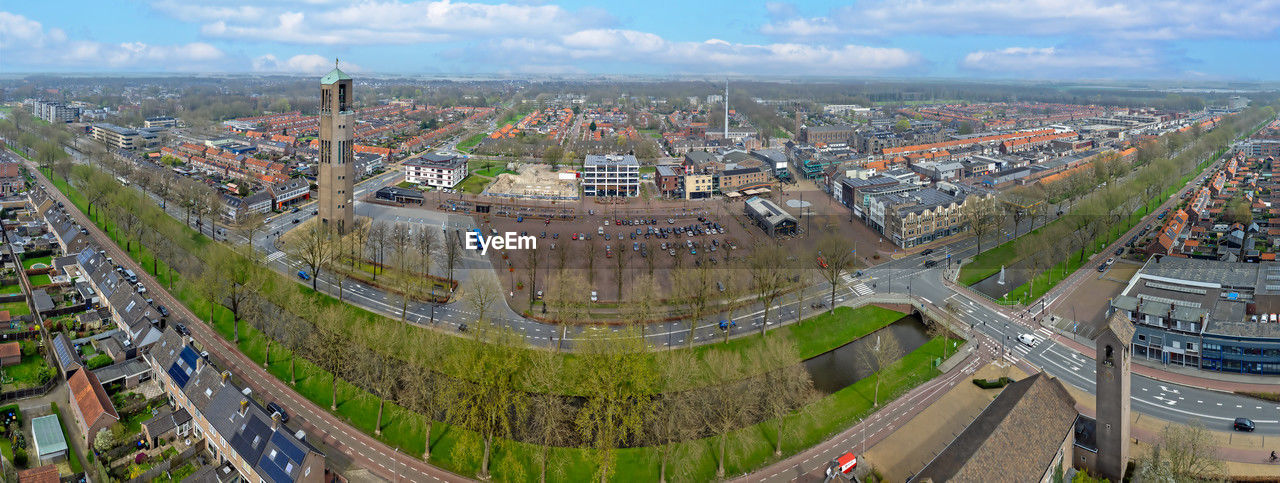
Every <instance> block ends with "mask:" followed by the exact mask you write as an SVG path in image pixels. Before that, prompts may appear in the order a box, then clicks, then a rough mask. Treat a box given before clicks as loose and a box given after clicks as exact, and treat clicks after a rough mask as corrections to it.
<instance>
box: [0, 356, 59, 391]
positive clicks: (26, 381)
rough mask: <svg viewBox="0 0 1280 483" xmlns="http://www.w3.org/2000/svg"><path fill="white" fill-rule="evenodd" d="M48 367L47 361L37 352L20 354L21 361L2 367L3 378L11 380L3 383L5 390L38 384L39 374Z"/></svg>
mask: <svg viewBox="0 0 1280 483" xmlns="http://www.w3.org/2000/svg"><path fill="white" fill-rule="evenodd" d="M48 368H49V363H48V362H45V360H44V358H43V357H40V355H38V354H34V355H29V356H22V362H21V363H19V364H18V365H15V366H9V367H6V368H4V376H5V380H6V381H8V380H12V381H13V382H10V383H6V384H4V386H5V390H9V389H23V388H28V387H36V386H39V385H40V384H41V382H40V374H41V373H42V372H44V371H45V370H46V369H48Z"/></svg>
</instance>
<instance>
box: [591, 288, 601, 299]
mask: <svg viewBox="0 0 1280 483" xmlns="http://www.w3.org/2000/svg"><path fill="white" fill-rule="evenodd" d="M591 301H592V302H599V301H600V297H599V296H598V295H597V294H596V291H595V290H592V291H591Z"/></svg>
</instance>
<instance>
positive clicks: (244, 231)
mask: <svg viewBox="0 0 1280 483" xmlns="http://www.w3.org/2000/svg"><path fill="white" fill-rule="evenodd" d="M265 219H267V215H266V213H260V212H256V211H250V212H248V213H244V214H242V215H240V216H238V217H236V219H235V222H234V223H232V225H231V228H232V229H233V230H235V232H236V234H237V235H240V237H241V238H244V239H245V243H247V244H249V246H253V237H254V235H256V234H257V233H258V232H259V231H261V230H262V227H263V226H265V225H263V224H262V220H265Z"/></svg>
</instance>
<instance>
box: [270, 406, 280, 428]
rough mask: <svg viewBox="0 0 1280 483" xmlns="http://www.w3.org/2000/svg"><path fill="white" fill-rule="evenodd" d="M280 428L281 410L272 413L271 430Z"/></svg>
mask: <svg viewBox="0 0 1280 483" xmlns="http://www.w3.org/2000/svg"><path fill="white" fill-rule="evenodd" d="M278 429H280V412H279V411H277V412H273V413H271V430H272V431H275V430H278Z"/></svg>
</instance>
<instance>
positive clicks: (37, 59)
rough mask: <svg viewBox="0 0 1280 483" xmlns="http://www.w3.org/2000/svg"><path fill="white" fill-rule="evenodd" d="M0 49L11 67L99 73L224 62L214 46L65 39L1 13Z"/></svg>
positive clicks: (199, 67)
mask: <svg viewBox="0 0 1280 483" xmlns="http://www.w3.org/2000/svg"><path fill="white" fill-rule="evenodd" d="M0 48H3V49H4V50H5V55H6V57H7V58H6V61H7V62H6V64H8V65H10V66H14V65H22V66H52V67H66V68H82V69H86V70H98V69H101V68H104V67H105V68H132V69H136V70H208V67H209V66H208V62H211V61H218V60H221V59H223V57H224V55H223V52H222V51H221V50H219V49H218V48H217V47H214V46H212V45H209V44H207V43H203V42H192V43H188V44H182V45H151V44H146V43H142V42H122V43H117V44H112V43H105V42H94V41H88V40H73V39H68V38H67V35H66V33H65V32H63V31H62V30H60V29H56V28H51V29H48V30H46V29H45V28H44V27H43V26H42V25H41V24H40V22H37V21H34V20H31V19H28V18H26V17H24V16H22V15H17V14H14V13H10V12H0Z"/></svg>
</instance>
